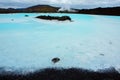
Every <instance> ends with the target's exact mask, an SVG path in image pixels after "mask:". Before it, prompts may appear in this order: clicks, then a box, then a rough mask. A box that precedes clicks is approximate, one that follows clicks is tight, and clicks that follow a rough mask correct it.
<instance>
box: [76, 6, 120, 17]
mask: <svg viewBox="0 0 120 80" xmlns="http://www.w3.org/2000/svg"><path fill="white" fill-rule="evenodd" d="M78 13H83V14H98V15H117V16H120V7H108V8H101V7H99V8H95V9H82V10H78Z"/></svg>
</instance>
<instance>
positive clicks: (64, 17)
mask: <svg viewBox="0 0 120 80" xmlns="http://www.w3.org/2000/svg"><path fill="white" fill-rule="evenodd" d="M36 18H39V19H44V20H58V21H65V20H69V21H72V20H71V18H70V17H69V16H61V17H59V16H49V15H48V16H46V15H41V16H37V17H36Z"/></svg>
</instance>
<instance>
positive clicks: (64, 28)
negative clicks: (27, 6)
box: [0, 13, 120, 70]
mask: <svg viewBox="0 0 120 80" xmlns="http://www.w3.org/2000/svg"><path fill="white" fill-rule="evenodd" d="M26 14H27V15H29V17H25V15H26ZM39 15H52V16H63V15H68V16H70V17H71V18H72V20H73V22H69V21H64V22H62V21H55V20H53V21H48V20H41V19H37V18H35V17H36V16H39ZM119 34H120V17H119V16H99V15H84V14H55V13H54V14H53V13H51V14H50V13H45V14H44V13H41V14H38V13H21V14H0V67H6V68H14V69H21V68H23V69H39V68H46V67H65V68H68V67H79V68H87V69H95V70H96V69H101V68H106V67H110V66H113V67H115V68H117V69H119V68H120V63H119V61H120V59H119V57H120V49H119V48H120V42H119V41H120V37H119ZM100 54H104V56H102V55H100ZM54 57H59V58H60V59H61V60H60V62H58V63H56V64H53V63H52V62H51V59H52V58H54Z"/></svg>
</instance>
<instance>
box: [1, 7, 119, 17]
mask: <svg viewBox="0 0 120 80" xmlns="http://www.w3.org/2000/svg"><path fill="white" fill-rule="evenodd" d="M59 9H60V7H53V6H50V5H35V6H31V7H28V8H22V9H14V8H8V9H4V8H0V13H1V14H2V13H76V14H97V15H116V16H120V7H107V8H100V7H99V8H94V9H72V10H75V11H74V12H73V11H66V10H65V11H60V12H58V11H59Z"/></svg>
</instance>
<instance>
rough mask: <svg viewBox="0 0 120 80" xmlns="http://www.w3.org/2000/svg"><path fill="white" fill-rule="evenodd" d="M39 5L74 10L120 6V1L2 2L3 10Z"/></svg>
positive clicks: (1, 0) (16, 0)
mask: <svg viewBox="0 0 120 80" xmlns="http://www.w3.org/2000/svg"><path fill="white" fill-rule="evenodd" d="M38 4H51V5H55V6H63V5H64V6H69V7H74V8H94V7H112V6H120V0H0V7H1V8H9V7H13V8H22V7H28V6H32V5H38Z"/></svg>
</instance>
